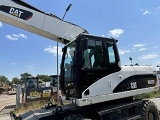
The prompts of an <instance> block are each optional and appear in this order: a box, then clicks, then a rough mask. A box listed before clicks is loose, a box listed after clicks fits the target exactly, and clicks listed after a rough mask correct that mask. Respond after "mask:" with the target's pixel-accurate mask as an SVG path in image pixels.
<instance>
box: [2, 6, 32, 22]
mask: <svg viewBox="0 0 160 120" xmlns="http://www.w3.org/2000/svg"><path fill="white" fill-rule="evenodd" d="M0 11H3V12H5V13H7V14H10V15H13V16H15V17H18V18H20V19H23V20H29V19H30V18H32V16H33V13H32V12H30V11H27V10H24V9H20V8H15V7H11V6H5V5H1V6H0Z"/></svg>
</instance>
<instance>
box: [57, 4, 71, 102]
mask: <svg viewBox="0 0 160 120" xmlns="http://www.w3.org/2000/svg"><path fill="white" fill-rule="evenodd" d="M71 6H72V4H69V5H68V7H67V8H66V11H65V13H64V15H63V18H62V20H63V19H64V17H65V15H66V13H67V12H68V11H69V9H70V8H71ZM58 64H59V63H58V42H57V101H59V72H58V71H59V69H58Z"/></svg>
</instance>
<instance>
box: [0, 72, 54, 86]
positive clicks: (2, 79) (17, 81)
mask: <svg viewBox="0 0 160 120" xmlns="http://www.w3.org/2000/svg"><path fill="white" fill-rule="evenodd" d="M29 76H32V75H31V74H30V73H27V72H26V73H23V74H21V75H20V77H21V78H20V79H19V78H18V77H13V78H12V81H9V80H8V78H7V77H5V76H4V75H0V82H1V83H4V84H7V85H11V84H21V83H23V82H24V80H25V78H26V77H29ZM35 77H38V78H39V79H41V80H43V81H44V82H49V81H50V80H51V77H50V76H48V75H39V74H37V76H35Z"/></svg>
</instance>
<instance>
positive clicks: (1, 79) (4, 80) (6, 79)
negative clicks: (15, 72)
mask: <svg viewBox="0 0 160 120" xmlns="http://www.w3.org/2000/svg"><path fill="white" fill-rule="evenodd" d="M0 82H1V83H5V84H9V83H10V81H9V80H8V78H6V77H5V76H3V75H0Z"/></svg>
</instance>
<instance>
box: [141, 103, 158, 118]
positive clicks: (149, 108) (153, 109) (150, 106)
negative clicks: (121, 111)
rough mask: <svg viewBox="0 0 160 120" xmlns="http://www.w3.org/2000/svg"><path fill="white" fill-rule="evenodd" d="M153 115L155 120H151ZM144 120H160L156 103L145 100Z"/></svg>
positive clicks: (143, 104) (143, 107)
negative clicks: (150, 116)
mask: <svg viewBox="0 0 160 120" xmlns="http://www.w3.org/2000/svg"><path fill="white" fill-rule="evenodd" d="M150 114H152V115H153V116H152V117H153V119H150V118H149V115H150ZM142 120H159V111H158V108H157V106H156V105H155V103H154V102H152V101H149V100H144V101H143V103H142Z"/></svg>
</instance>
